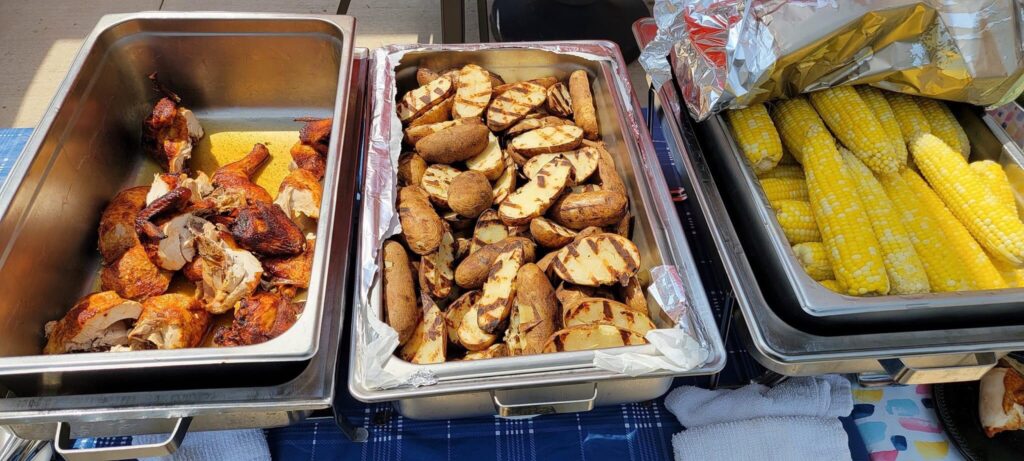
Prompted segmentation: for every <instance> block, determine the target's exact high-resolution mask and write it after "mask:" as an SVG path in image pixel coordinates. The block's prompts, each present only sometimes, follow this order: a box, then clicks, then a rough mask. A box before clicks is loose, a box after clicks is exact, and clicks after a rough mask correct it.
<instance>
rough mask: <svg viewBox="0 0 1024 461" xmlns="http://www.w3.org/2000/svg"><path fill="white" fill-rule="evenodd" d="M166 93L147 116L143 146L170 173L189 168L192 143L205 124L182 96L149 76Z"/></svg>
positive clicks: (154, 77)
mask: <svg viewBox="0 0 1024 461" xmlns="http://www.w3.org/2000/svg"><path fill="white" fill-rule="evenodd" d="M149 78H150V80H152V81H153V83H154V85H155V86H156V87H157V90H158V91H160V92H161V93H163V94H164V97H163V98H161V99H160V100H159V101H157V103H156V105H155V106H154V107H153V112H152V113H151V114H150V115H149V117H146V121H145V122H144V125H143V129H142V147H143V149H145V150H146V151H147V152H148V153H149V154H150V155H151V156H153V158H154V159H156V161H157V162H159V163H160V165H161V166H163V167H164V169H165V170H166V171H167V172H169V173H180V172H182V171H184V170H185V162H186V161H187V160H188V159H189V157H191V156H192V146H193V145H194V144H195V143H197V142H199V139H200V138H202V137H203V127H202V125H200V124H199V119H197V118H196V116H195V114H193V113H192V111H190V110H188V109H186V108H185V107H182V106H181V98H179V97H178V95H176V94H174V93H173V92H171V91H169V90H167V89H166V88H164V87H163V86H162V85H160V82H158V81H157V80H156V74H155V73H154V74H152V75H150V76H149Z"/></svg>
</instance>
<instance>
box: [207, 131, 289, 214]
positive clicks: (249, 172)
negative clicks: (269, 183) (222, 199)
mask: <svg viewBox="0 0 1024 461" xmlns="http://www.w3.org/2000/svg"><path fill="white" fill-rule="evenodd" d="M268 158H270V151H269V150H267V146H264V145H263V144H256V145H254V146H252V150H251V151H249V153H248V154H246V156H245V157H242V159H241V160H238V161H237V162H232V163H229V164H227V165H224V166H222V167H220V168H217V171H215V172H214V173H213V185H214V186H216V187H217V188H219V189H222V191H220V192H218V191H216V190H214V192H213V194H214V195H224V194H228V195H238V196H241V197H244V198H245V200H246V201H247V202H249V203H253V202H264V203H270V202H273V201H274V200H273V199H272V198H271V197H270V194H269V193H267V190H266V189H264V188H262V187H260V186H258V185H256V183H254V182H252V180H251V179H252V176H253V175H254V174H256V170H258V169H259V168H260V165H263V162H266V161H267V159H268Z"/></svg>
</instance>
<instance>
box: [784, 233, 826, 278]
mask: <svg viewBox="0 0 1024 461" xmlns="http://www.w3.org/2000/svg"><path fill="white" fill-rule="evenodd" d="M827 253H828V251H827V250H825V245H824V244H823V243H821V242H806V243H798V244H796V245H793V254H794V255H796V259H797V261H800V265H801V266H803V267H804V270H805V271H807V275H810V276H811V278H812V279H814V280H829V279H831V278H832V277H834V275H833V274H832V264H831V263H829V262H828V254H827Z"/></svg>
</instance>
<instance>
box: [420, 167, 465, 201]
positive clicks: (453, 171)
mask: <svg viewBox="0 0 1024 461" xmlns="http://www.w3.org/2000/svg"><path fill="white" fill-rule="evenodd" d="M459 173H462V172H461V171H459V170H458V169H457V168H455V167H451V166H448V165H443V164H440V163H435V164H433V165H430V166H428V167H427V169H426V170H424V171H423V178H422V179H421V180H420V187H422V188H423V190H425V191H427V195H429V196H430V201H432V202H434V203H436V204H438V205H440V206H443V207H445V208H447V207H448V188H449V187H450V186H451V185H452V180H454V179H455V177H456V176H458V175H459Z"/></svg>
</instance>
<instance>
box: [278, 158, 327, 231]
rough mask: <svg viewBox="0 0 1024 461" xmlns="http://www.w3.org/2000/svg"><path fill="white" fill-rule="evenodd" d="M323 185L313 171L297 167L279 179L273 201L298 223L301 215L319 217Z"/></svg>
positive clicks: (312, 217)
mask: <svg viewBox="0 0 1024 461" xmlns="http://www.w3.org/2000/svg"><path fill="white" fill-rule="evenodd" d="M323 194H324V187H323V186H322V185H320V180H319V179H317V177H316V176H314V175H313V173H310V172H309V171H307V170H303V169H297V170H292V172H291V173H288V176H285V177H284V180H282V181H281V187H280V188H278V190H277V198H276V199H274V203H276V204H277V206H279V207H281V209H282V210H284V214H285V215H287V216H288V218H289V219H291V220H292V221H296V223H298V222H299V221H300V220H301V219H302V218H303V217H307V218H311V219H319V218H320V200H321V199H322V197H323Z"/></svg>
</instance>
